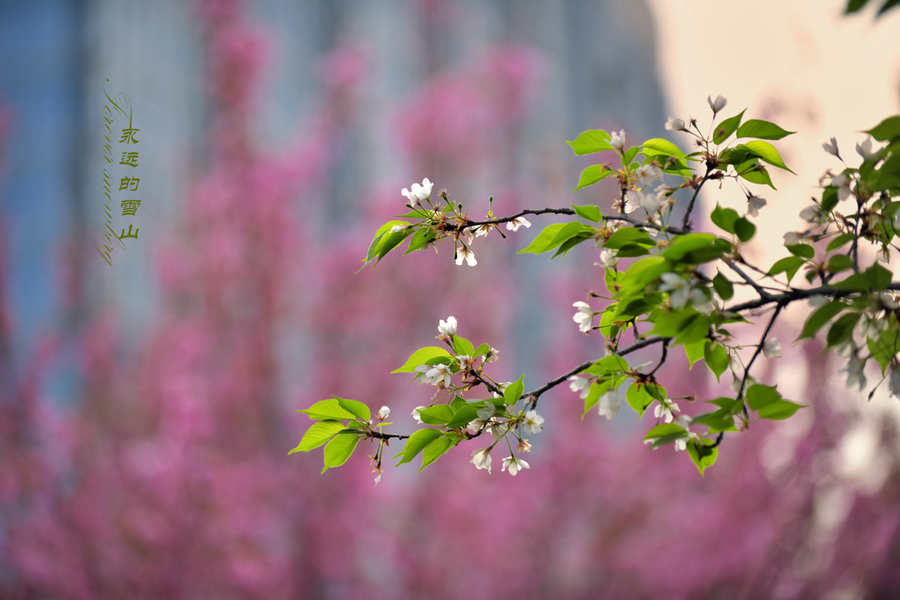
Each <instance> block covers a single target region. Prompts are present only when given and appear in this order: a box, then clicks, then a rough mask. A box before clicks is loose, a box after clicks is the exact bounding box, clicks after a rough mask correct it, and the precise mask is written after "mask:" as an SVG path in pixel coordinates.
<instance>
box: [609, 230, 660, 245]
mask: <svg viewBox="0 0 900 600" xmlns="http://www.w3.org/2000/svg"><path fill="white" fill-rule="evenodd" d="M632 244H636V245H638V246H646V247H647V248H653V247H655V246H656V242H655V241H653V238H651V237H650V234H648V233H647V232H646V231H644V230H643V229H638V228H637V227H624V228H622V229H619V230H618V231H617V232H615V233H614V234H612V235H611V236H609V239H608V240H606V241H605V242H604V243H603V247H604V248H608V249H610V250H619V249H621V248H623V247H625V246H628V245H632Z"/></svg>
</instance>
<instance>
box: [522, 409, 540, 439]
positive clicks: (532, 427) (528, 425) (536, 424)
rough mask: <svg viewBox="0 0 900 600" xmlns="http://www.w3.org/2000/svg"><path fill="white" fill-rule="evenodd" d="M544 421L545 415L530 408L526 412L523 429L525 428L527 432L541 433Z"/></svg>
mask: <svg viewBox="0 0 900 600" xmlns="http://www.w3.org/2000/svg"><path fill="white" fill-rule="evenodd" d="M543 422H544V417H542V416H541V415H539V414H537V411H534V410H529V411H528V412H526V413H525V421H523V422H522V429H524V430H525V433H540V431H541V429H543V428H544V427H543V425H542V423H543Z"/></svg>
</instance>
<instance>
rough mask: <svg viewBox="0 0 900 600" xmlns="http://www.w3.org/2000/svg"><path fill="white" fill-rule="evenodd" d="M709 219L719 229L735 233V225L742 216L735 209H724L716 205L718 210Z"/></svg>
mask: <svg viewBox="0 0 900 600" xmlns="http://www.w3.org/2000/svg"><path fill="white" fill-rule="evenodd" d="M709 218H710V220H711V221H712V222H713V223H714V224H715V225H716V226H717V227H718V228H719V229H723V230H725V231H727V232H728V233H734V223H735V221H737V220H738V219H739V218H740V215H738V213H737V211H736V210H734V209H733V208H722V207H721V206H719V205H718V204H716V208H715V210H713V211H712V214H711V215H710V216H709Z"/></svg>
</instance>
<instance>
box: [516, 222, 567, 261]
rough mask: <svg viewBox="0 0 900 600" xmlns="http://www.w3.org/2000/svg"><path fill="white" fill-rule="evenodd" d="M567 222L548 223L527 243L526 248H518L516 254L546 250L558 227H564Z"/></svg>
mask: <svg viewBox="0 0 900 600" xmlns="http://www.w3.org/2000/svg"><path fill="white" fill-rule="evenodd" d="M566 225H567V223H554V224H552V225H548V226H547V227H545V228H544V230H543V231H541V232H540V233H539V234H538V235H537V237H536V238H534V240H532V242H531V243H530V244H529V245H528V247H527V248H524V249H522V250H519V252H518V254H527V253H533V254H540V253H541V252H546V251H547V250H549V249H550V248H549V247H548V246H549V244H550V242H551V241H553V238H555V237H556V234H557V233H559V231H560V229H562V228H563V227H565V226H566Z"/></svg>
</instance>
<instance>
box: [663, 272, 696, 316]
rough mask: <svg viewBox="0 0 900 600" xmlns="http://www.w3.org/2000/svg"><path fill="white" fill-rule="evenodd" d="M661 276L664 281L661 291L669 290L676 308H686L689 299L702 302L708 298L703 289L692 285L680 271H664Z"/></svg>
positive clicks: (670, 297) (673, 306) (672, 303)
mask: <svg viewBox="0 0 900 600" xmlns="http://www.w3.org/2000/svg"><path fill="white" fill-rule="evenodd" d="M660 278H661V279H662V280H663V283H662V285H661V286H659V291H660V292H669V299H670V301H671V305H672V308H674V309H679V308H684V306H685V305H686V304H687V303H688V301H692V302H693V303H694V304H702V303H704V302H706V300H707V298H706V296H705V295H704V294H703V292H702V291H700V290H699V289H695V288H693V287H691V284H690V283H689V282H688V281H687V280H686V279H685V278H683V277H682V276H681V275H679V274H678V273H663V274H662V275H661V276H660Z"/></svg>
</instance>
